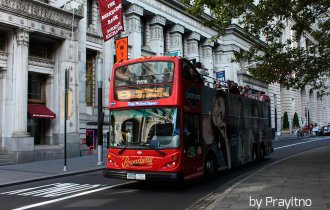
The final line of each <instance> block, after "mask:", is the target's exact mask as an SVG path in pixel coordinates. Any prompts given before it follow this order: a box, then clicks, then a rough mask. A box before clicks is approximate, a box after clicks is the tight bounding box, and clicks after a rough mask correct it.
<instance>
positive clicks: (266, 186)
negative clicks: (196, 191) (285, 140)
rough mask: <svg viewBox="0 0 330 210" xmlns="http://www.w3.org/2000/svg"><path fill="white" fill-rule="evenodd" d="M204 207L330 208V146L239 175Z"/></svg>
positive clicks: (209, 208) (218, 209)
mask: <svg viewBox="0 0 330 210" xmlns="http://www.w3.org/2000/svg"><path fill="white" fill-rule="evenodd" d="M276 199H277V200H276ZM202 209H207V210H220V209H221V210H223V209H228V210H230V209H236V210H238V209H315V210H316V209H317V210H323V209H330V146H327V147H322V148H318V149H314V150H311V151H307V152H304V153H300V154H297V155H295V156H293V157H289V158H287V159H285V160H280V161H277V162H274V163H272V164H270V165H269V166H267V167H265V168H263V169H260V170H258V171H256V172H255V173H253V174H251V175H249V176H247V177H245V178H243V177H240V180H237V181H236V182H235V183H233V185H232V186H231V187H229V188H228V189H227V190H225V191H224V192H221V191H219V192H218V193H217V194H216V198H215V201H214V202H213V203H212V204H211V205H209V206H207V207H206V208H202Z"/></svg>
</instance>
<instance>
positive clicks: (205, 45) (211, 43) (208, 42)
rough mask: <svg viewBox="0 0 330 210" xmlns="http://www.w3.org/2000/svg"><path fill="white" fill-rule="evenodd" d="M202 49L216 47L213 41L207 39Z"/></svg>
mask: <svg viewBox="0 0 330 210" xmlns="http://www.w3.org/2000/svg"><path fill="white" fill-rule="evenodd" d="M202 47H214V42H213V41H212V40H211V39H206V40H204V41H203V43H202Z"/></svg>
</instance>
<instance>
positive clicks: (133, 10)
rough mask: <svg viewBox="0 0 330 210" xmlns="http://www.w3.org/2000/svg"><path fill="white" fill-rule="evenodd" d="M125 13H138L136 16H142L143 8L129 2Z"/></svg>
mask: <svg viewBox="0 0 330 210" xmlns="http://www.w3.org/2000/svg"><path fill="white" fill-rule="evenodd" d="M125 14H126V15H131V14H133V15H138V16H143V8H142V7H140V6H138V5H136V4H131V5H129V6H128V8H127V10H126V12H125Z"/></svg>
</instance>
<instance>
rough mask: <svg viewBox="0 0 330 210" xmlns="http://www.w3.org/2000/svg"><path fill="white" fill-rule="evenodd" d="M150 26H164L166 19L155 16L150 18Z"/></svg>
mask: <svg viewBox="0 0 330 210" xmlns="http://www.w3.org/2000/svg"><path fill="white" fill-rule="evenodd" d="M149 24H150V25H152V24H159V25H162V26H164V25H165V24H166V18H164V17H162V16H160V15H155V16H153V17H152V18H151V20H150V22H149Z"/></svg>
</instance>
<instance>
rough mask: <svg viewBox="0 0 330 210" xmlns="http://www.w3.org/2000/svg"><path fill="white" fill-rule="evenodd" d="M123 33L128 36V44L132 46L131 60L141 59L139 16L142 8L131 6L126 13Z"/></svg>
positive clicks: (141, 13) (141, 14)
mask: <svg viewBox="0 0 330 210" xmlns="http://www.w3.org/2000/svg"><path fill="white" fill-rule="evenodd" d="M125 15H126V26H125V31H126V33H127V34H129V35H128V44H129V46H132V50H131V58H138V57H141V42H142V40H141V16H143V8H142V7H140V6H138V5H136V4H131V5H130V6H129V7H128V9H127V11H126V13H125Z"/></svg>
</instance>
